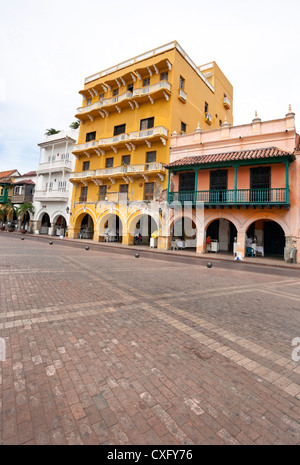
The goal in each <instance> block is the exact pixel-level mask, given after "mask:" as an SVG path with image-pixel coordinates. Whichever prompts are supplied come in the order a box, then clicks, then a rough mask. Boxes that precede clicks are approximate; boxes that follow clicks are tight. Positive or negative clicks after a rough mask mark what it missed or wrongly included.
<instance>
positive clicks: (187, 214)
mask: <svg viewBox="0 0 300 465" xmlns="http://www.w3.org/2000/svg"><path fill="white" fill-rule="evenodd" d="M184 216H185V217H187V218H189V219H190V220H192V221H193V222H194V223H195V225H196V229H197V230H201V228H203V223H201V221H200V220H199V218H198V217H197V216H196V215H195V214H194V213H193V212H190V211H187V212H182V211H180V213H176V214H174V216H172V218H171V219H170V231H171V230H172V227H173V226H174V223H176V221H178V220H180V219H182V218H183V217H184Z"/></svg>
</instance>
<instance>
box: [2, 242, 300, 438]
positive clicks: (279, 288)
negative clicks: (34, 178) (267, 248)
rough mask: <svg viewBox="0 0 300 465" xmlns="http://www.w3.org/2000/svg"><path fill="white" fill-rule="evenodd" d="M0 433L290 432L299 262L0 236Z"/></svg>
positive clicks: (299, 384) (299, 405)
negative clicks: (198, 258)
mask: <svg viewBox="0 0 300 465" xmlns="http://www.w3.org/2000/svg"><path fill="white" fill-rule="evenodd" d="M0 277H1V309H0V337H2V338H4V339H5V341H6V352H7V353H6V361H3V362H0V393H1V396H0V400H1V403H0V408H1V423H0V441H1V442H2V443H3V444H115V445H118V444H151V445H155V444H177V445H178V444H179V445H182V444H300V423H299V416H300V362H294V361H292V357H291V354H292V349H293V347H292V345H291V342H292V339H293V338H294V337H300V325H299V323H300V313H299V301H300V288H299V273H297V272H295V273H294V274H293V272H291V271H289V273H286V272H285V270H281V271H280V272H277V274H276V275H274V274H271V272H269V271H268V269H267V268H265V269H263V270H261V272H257V273H253V272H252V273H248V272H247V270H246V269H245V267H244V268H243V269H240V268H239V266H238V264H237V266H236V268H234V267H231V268H228V267H226V264H224V265H223V267H215V266H213V268H211V269H207V268H206V266H205V262H203V263H202V264H201V265H200V264H192V265H191V264H186V263H180V262H178V263H176V262H170V261H168V260H155V259H150V258H144V257H143V254H141V257H140V258H139V259H136V258H135V257H134V252H133V253H132V255H117V254H116V253H108V252H102V251H96V252H95V251H93V250H89V251H86V250H85V248H84V245H82V246H81V245H78V246H77V247H68V246H65V245H57V244H55V243H54V244H53V245H52V246H50V245H49V244H48V242H44V241H40V240H27V239H26V238H25V240H24V241H21V240H20V237H18V236H17V235H14V236H9V235H8V234H2V235H0Z"/></svg>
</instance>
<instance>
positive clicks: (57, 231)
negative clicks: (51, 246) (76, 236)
mask: <svg viewBox="0 0 300 465" xmlns="http://www.w3.org/2000/svg"><path fill="white" fill-rule="evenodd" d="M66 229H67V222H66V219H65V217H64V216H62V215H59V216H58V217H57V218H56V221H55V227H54V235H55V236H64V235H65V232H66Z"/></svg>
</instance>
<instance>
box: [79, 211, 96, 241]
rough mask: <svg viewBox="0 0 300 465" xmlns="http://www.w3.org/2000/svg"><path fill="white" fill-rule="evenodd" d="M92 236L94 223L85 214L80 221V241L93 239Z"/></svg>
mask: <svg viewBox="0 0 300 465" xmlns="http://www.w3.org/2000/svg"><path fill="white" fill-rule="evenodd" d="M93 236H94V221H93V218H92V217H91V215H89V214H88V213H86V215H84V217H83V218H82V220H81V224H80V232H79V238H80V239H93Z"/></svg>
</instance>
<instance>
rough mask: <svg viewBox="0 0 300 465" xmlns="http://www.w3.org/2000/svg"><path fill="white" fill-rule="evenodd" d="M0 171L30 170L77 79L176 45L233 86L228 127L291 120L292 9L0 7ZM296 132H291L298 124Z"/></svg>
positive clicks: (295, 0)
mask: <svg viewBox="0 0 300 465" xmlns="http://www.w3.org/2000/svg"><path fill="white" fill-rule="evenodd" d="M0 7H1V9H0V44H1V45H0V171H3V170H7V169H18V170H19V171H20V172H21V173H25V172H27V171H31V170H35V169H37V167H38V156H39V149H38V147H37V144H38V143H40V142H42V141H43V140H44V138H45V136H44V134H45V131H46V129H48V128H51V127H53V128H56V129H61V130H66V129H68V127H69V125H70V124H71V122H72V121H75V118H74V115H75V112H76V108H77V107H79V106H81V105H82V99H81V96H80V95H79V94H78V91H79V90H80V89H82V88H83V86H84V78H85V77H87V76H89V75H91V74H94V73H97V72H98V71H101V70H103V69H106V68H108V67H110V66H113V65H115V64H117V63H119V62H122V61H125V60H127V59H129V58H131V57H134V56H136V55H139V54H141V53H143V52H146V51H148V50H151V49H153V48H156V47H158V46H160V45H164V44H165V43H168V42H171V41H173V40H177V41H178V42H179V44H180V45H181V46H182V48H183V49H184V50H185V51H186V53H187V54H188V55H189V56H190V58H191V59H192V60H193V61H194V62H195V64H197V65H201V64H204V63H208V62H210V61H213V60H215V61H216V62H217V63H218V65H219V66H220V68H221V69H222V71H223V72H224V73H225V75H226V76H227V78H228V79H229V81H230V82H231V83H232V85H233V89H234V100H233V103H234V105H233V116H234V124H235V125H238V124H246V123H249V122H251V120H252V119H253V117H254V113H255V110H257V111H258V116H259V117H260V118H261V119H262V120H270V119H275V118H283V117H284V116H285V114H286V113H287V111H288V105H289V104H291V105H292V110H293V111H294V112H295V113H296V126H297V129H298V132H299V130H300V129H299V125H297V121H298V120H299V119H300V60H299V49H300V32H299V31H300V27H299V17H300V1H299V0H284V1H283V0H251V2H250V1H249V2H246V1H241V0H226V1H224V0H214V1H212V0H205V1H204V0H185V1H182V0H180V1H179V0H149V1H148V2H144V1H142V0H139V1H136V0H131V1H130V2H125V1H124V0H122V1H120V0H114V1H113V2H108V1H103V0H84V1H82V0H51V1H46V0H26V1H25V0H9V1H4V0H0ZM299 124H300V123H299Z"/></svg>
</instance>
